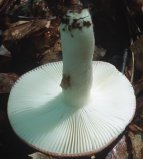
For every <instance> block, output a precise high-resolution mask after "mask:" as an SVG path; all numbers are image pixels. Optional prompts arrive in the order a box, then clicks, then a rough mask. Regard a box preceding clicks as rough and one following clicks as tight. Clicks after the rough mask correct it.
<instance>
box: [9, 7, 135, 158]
mask: <svg viewBox="0 0 143 159" xmlns="http://www.w3.org/2000/svg"><path fill="white" fill-rule="evenodd" d="M67 21H68V24H67ZM64 22H65V23H66V24H65V23H62V24H61V26H60V31H61V41H62V49H63V62H61V61H60V62H54V63H49V64H47V65H43V66H41V67H38V68H37V69H35V70H33V71H30V72H28V73H26V74H25V75H23V76H22V77H21V78H20V79H19V80H18V81H17V83H16V84H15V85H14V87H13V89H12V91H11V93H10V97H9V102H8V116H9V120H10V123H11V125H12V127H13V129H14V131H15V132H16V134H17V135H18V136H19V137H20V138H21V139H22V140H24V141H25V142H26V143H28V144H29V145H31V146H33V147H35V148H36V149H38V150H40V151H41V152H45V153H48V154H51V155H53V156H64V157H65V156H72V157H76V156H84V155H88V154H89V155H92V154H94V153H97V152H99V151H101V150H103V149H104V148H105V147H107V146H108V145H110V144H111V143H112V142H113V141H114V140H115V139H116V138H117V137H118V136H119V135H120V134H121V133H122V132H123V131H124V130H125V128H126V126H127V125H128V124H129V123H130V122H131V120H132V118H133V116H134V113H135V105H136V102H135V96H134V90H133V88H132V86H131V84H130V82H129V81H128V79H127V78H126V77H125V76H124V75H123V74H122V73H120V72H119V71H118V70H117V69H116V68H115V67H114V66H113V65H111V64H109V63H106V62H100V61H92V57H93V53H94V34H93V26H92V21H91V17H90V14H89V12H88V10H87V9H83V10H82V11H81V13H73V12H71V11H69V12H68V13H67V15H66V19H65V20H64ZM73 23H75V24H73ZM71 26H73V27H71ZM62 74H63V76H62ZM61 79H62V82H61ZM60 85H61V87H62V88H61V87H60Z"/></svg>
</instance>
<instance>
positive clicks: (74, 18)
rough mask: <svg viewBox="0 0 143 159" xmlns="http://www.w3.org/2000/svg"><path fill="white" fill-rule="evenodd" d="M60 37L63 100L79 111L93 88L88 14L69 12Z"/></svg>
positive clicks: (90, 28)
mask: <svg viewBox="0 0 143 159" xmlns="http://www.w3.org/2000/svg"><path fill="white" fill-rule="evenodd" d="M60 33H61V43H62V50H63V79H62V82H61V87H62V88H63V96H64V100H65V102H67V103H68V105H72V106H77V107H81V106H84V105H85V104H86V103H87V102H88V99H89V96H90V89H91V85H92V58H93V53H94V34H93V26H92V21H91V16H90V13H89V11H88V10H87V9H83V10H82V11H81V12H80V13H77V12H76V13H75V12H72V11H68V12H67V14H66V16H65V17H64V18H63V20H62V23H61V25H60Z"/></svg>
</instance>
